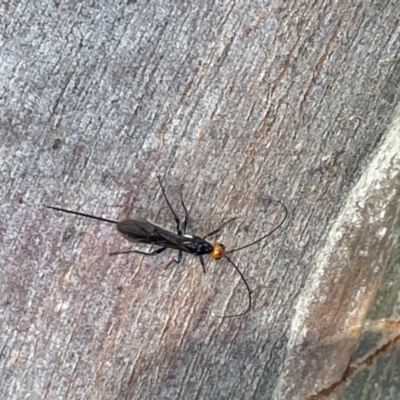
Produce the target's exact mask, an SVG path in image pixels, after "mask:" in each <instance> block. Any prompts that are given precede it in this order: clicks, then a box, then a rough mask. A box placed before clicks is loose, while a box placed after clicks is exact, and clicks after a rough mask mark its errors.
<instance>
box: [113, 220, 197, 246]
mask: <svg viewBox="0 0 400 400" xmlns="http://www.w3.org/2000/svg"><path fill="white" fill-rule="evenodd" d="M117 229H118V231H119V232H120V233H121V235H122V236H123V237H124V238H125V239H127V240H129V241H130V242H135V243H146V244H154V245H157V246H162V247H170V248H173V249H177V250H182V251H186V252H190V251H189V249H188V248H187V246H186V245H185V243H186V242H188V241H190V240H191V239H190V238H187V237H185V236H179V235H178V234H176V233H174V232H170V231H167V230H166V229H164V228H161V227H160V226H158V225H155V224H153V223H152V222H150V221H148V220H147V219H144V218H134V219H126V220H124V221H120V222H118V224H117Z"/></svg>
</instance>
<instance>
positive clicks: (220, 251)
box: [210, 243, 225, 260]
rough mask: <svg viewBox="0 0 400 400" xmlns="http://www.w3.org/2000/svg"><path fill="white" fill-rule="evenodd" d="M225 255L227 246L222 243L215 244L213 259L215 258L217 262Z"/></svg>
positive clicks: (212, 252) (212, 253)
mask: <svg viewBox="0 0 400 400" xmlns="http://www.w3.org/2000/svg"><path fill="white" fill-rule="evenodd" d="M224 255H225V246H224V245H223V244H221V243H214V244H213V249H212V251H211V253H210V256H211V257H212V258H215V259H216V260H219V259H220V258H222V257H223V256H224Z"/></svg>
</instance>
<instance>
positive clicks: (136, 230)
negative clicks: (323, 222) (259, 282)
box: [46, 176, 288, 318]
mask: <svg viewBox="0 0 400 400" xmlns="http://www.w3.org/2000/svg"><path fill="white" fill-rule="evenodd" d="M157 178H158V181H159V184H160V188H161V192H162V195H163V197H164V199H165V202H166V203H167V206H168V208H169V210H170V211H171V213H172V215H173V217H174V219H175V222H176V233H175V232H171V231H168V230H166V229H164V228H161V227H160V226H158V225H155V224H154V223H152V222H150V221H148V220H147V219H145V218H139V217H138V218H133V219H125V220H122V221H114V220H111V219H107V218H102V217H97V216H95V215H90V214H85V213H81V212H77V211H72V210H67V209H65V208H60V207H53V206H46V207H47V208H51V209H53V210H56V211H62V212H64V213H68V214H74V215H78V216H81V217H85V218H91V219H95V220H97V221H102V222H107V223H110V224H115V225H116V227H117V230H118V232H119V233H120V234H121V235H122V236H123V237H124V238H125V239H127V240H128V241H130V242H134V243H143V244H151V245H155V246H158V248H157V249H155V250H153V251H150V252H145V251H140V250H128V251H119V252H114V253H110V255H117V254H129V253H136V254H141V255H145V256H156V255H158V254H161V253H162V252H163V251H165V250H166V249H168V248H169V249H174V250H178V257H177V258H176V259H172V260H171V261H170V262H169V263H168V264H167V266H166V268H168V266H170V265H171V264H172V263H176V264H179V263H180V262H181V261H182V256H183V253H189V254H193V255H195V256H197V257H199V260H200V264H201V266H202V268H203V272H204V273H205V272H206V269H205V265H204V258H203V256H204V255H206V254H208V255H210V256H211V257H212V258H213V259H215V260H220V259H221V258H225V259H226V260H227V261H228V262H229V263H230V264H231V265H232V266H233V268H234V269H235V270H236V272H237V273H238V274H239V276H240V278H241V279H242V281H243V283H244V284H245V286H246V289H247V295H248V305H247V308H246V310H244V311H243V312H241V313H239V314H234V315H224V316H221V318H233V317H240V316H242V315H245V314H247V313H248V312H249V311H250V309H251V305H252V296H251V289H250V287H249V285H248V283H247V281H246V279H245V277H244V275H243V273H242V272H241V271H240V269H239V268H238V267H237V265H236V264H235V263H234V262H233V261H232V259H231V258H230V257H229V256H228V254H232V253H235V252H237V251H239V250H243V249H246V248H247V247H250V246H253V245H255V244H257V243H259V242H261V241H262V240H264V239H266V238H267V237H268V236H270V235H272V234H273V233H274V232H275V231H276V230H278V229H279V228H280V227H281V226H282V225H283V223H284V222H285V220H286V218H287V216H288V209H287V207H286V206H285V205H284V204H283V203H282V202H280V201H277V200H270V201H271V202H273V203H276V204H278V205H280V206H281V207H282V209H283V211H284V212H283V217H282V219H281V221H280V222H279V224H278V225H276V226H275V227H274V228H273V229H272V230H270V231H269V232H268V233H266V234H265V235H263V236H261V237H260V238H258V239H256V240H254V241H252V242H251V243H247V244H245V245H243V246H240V247H237V248H234V249H232V250H226V249H225V246H224V245H223V244H222V243H219V242H214V243H210V242H209V241H207V240H206V239H207V238H208V237H210V236H214V235H216V234H217V233H219V232H220V231H221V229H222V228H223V227H224V226H225V225H227V224H229V223H230V222H232V221H234V220H235V219H236V218H235V217H234V218H231V219H229V220H228V221H225V222H224V223H223V224H222V225H220V226H219V227H218V228H217V229H215V230H213V231H212V232H210V233H208V234H207V235H205V236H203V237H200V236H192V235H189V234H187V233H186V228H187V225H188V222H189V213H188V210H187V208H186V206H185V203H184V201H183V193H182V191H183V189H182V185H181V187H180V200H181V205H182V208H183V210H184V220H183V222H182V223H181V220H180V219H179V217H178V215H177V213H176V212H175V210H174V209H173V207H172V205H171V203H170V202H169V200H168V197H167V195H166V191H165V188H164V185H163V184H162V181H161V177H160V176H158V177H157Z"/></svg>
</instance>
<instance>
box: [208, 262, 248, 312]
mask: <svg viewBox="0 0 400 400" xmlns="http://www.w3.org/2000/svg"><path fill="white" fill-rule="evenodd" d="M224 257H225V258H226V259H227V260H228V261H229V262H230V263H231V264H232V265H233V267H234V268H235V269H236V271H237V273H238V274H239V275H240V277H241V278H242V281H243V282H244V284H245V285H246V289H247V294H248V296H249V305H248V306H247V308H246V310H245V311H243V312H241V313H239V314H234V315H217V316H216V317H217V318H235V317H241V316H242V315H245V314H247V313H248V312H249V311H250V309H251V290H250V286H249V285H248V283H247V282H246V279H245V277H244V275H243V274H242V273H241V271H240V269H239V268H238V267H237V266H236V264H235V263H234V262H233V261H232V260H231V259H230V258H229V257H228V256H226V255H225V256H224Z"/></svg>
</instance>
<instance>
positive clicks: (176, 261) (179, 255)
mask: <svg viewBox="0 0 400 400" xmlns="http://www.w3.org/2000/svg"><path fill="white" fill-rule="evenodd" d="M181 261H182V252H181V251H180V250H179V252H178V259H177V260H175V259H172V260H171V261H170V262H169V263H168V264H167V266H166V267H165V269H168V267H169V266H170V265H171V264H172V263H176V264H180V263H181Z"/></svg>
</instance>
